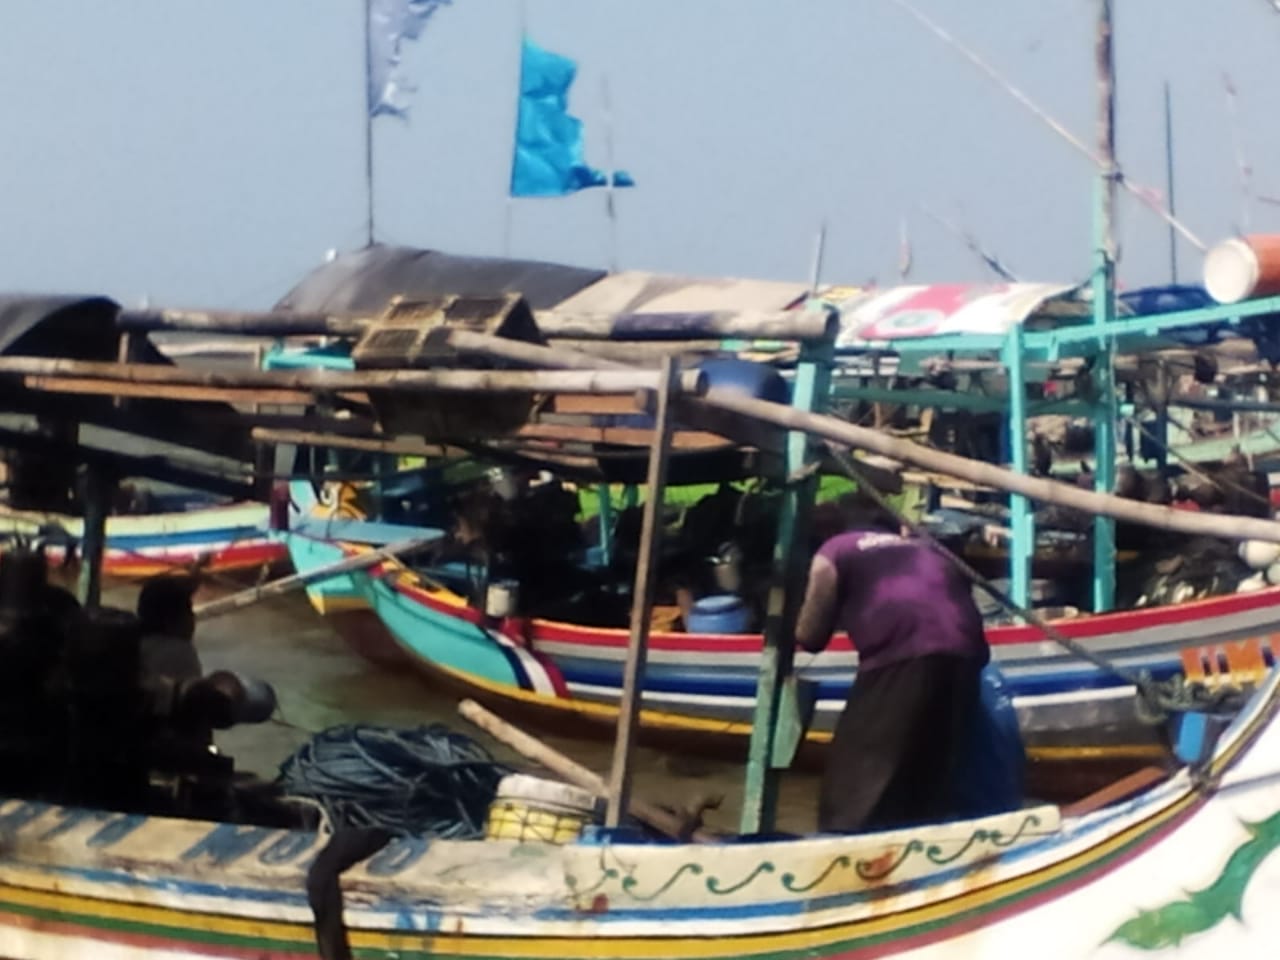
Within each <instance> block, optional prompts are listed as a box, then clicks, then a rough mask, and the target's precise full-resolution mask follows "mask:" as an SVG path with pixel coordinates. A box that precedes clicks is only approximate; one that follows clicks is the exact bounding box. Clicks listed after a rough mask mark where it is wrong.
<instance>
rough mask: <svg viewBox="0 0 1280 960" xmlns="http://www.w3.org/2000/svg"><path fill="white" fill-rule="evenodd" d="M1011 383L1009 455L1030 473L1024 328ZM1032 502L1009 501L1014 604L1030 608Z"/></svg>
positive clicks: (1011, 364) (1012, 333)
mask: <svg viewBox="0 0 1280 960" xmlns="http://www.w3.org/2000/svg"><path fill="white" fill-rule="evenodd" d="M1004 365H1005V370H1006V371H1007V373H1008V379H1009V414H1008V424H1009V451H1010V457H1011V459H1012V462H1013V469H1014V470H1015V471H1017V472H1018V473H1021V474H1025V473H1026V472H1027V376H1026V372H1027V371H1026V364H1025V363H1024V360H1023V351H1022V324H1020V323H1019V324H1014V325H1013V327H1012V328H1010V330H1009V337H1008V340H1007V342H1006V344H1005V348H1004ZM1035 522H1036V521H1035V514H1034V513H1032V510H1031V502H1030V501H1029V500H1027V498H1026V497H1024V496H1021V495H1020V494H1012V495H1011V496H1010V497H1009V527H1010V529H1011V530H1012V531H1013V542H1012V544H1011V545H1010V547H1009V579H1010V587H1011V593H1012V596H1013V599H1014V601H1016V602H1017V603H1018V604H1019V605H1020V606H1023V607H1026V606H1028V605H1029V602H1030V599H1031V558H1032V557H1033V556H1034V554H1035V547H1036V527H1035Z"/></svg>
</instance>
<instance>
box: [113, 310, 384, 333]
mask: <svg viewBox="0 0 1280 960" xmlns="http://www.w3.org/2000/svg"><path fill="white" fill-rule="evenodd" d="M373 319H374V318H373V317H360V316H354V315H349V316H339V315H330V314H325V313H295V312H293V311H291V310H181V309H167V310H121V311H120V312H119V313H118V314H117V315H116V326H117V327H118V328H119V329H121V330H133V331H138V332H149V333H150V332H159V331H162V330H163V331H180V330H181V331H188V332H191V333H210V334H226V335H244V336H257V337H302V336H334V337H344V336H345V337H354V336H359V335H360V334H361V333H363V332H364V328H365V327H366V326H367V325H368V324H369V323H370V322H371V321H372V320H373Z"/></svg>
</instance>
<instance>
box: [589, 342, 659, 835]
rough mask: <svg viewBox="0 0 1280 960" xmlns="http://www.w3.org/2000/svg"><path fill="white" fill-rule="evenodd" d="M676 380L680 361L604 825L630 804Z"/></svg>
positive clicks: (643, 547) (650, 484)
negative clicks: (633, 750) (633, 752)
mask: <svg viewBox="0 0 1280 960" xmlns="http://www.w3.org/2000/svg"><path fill="white" fill-rule="evenodd" d="M675 380H676V359H675V357H668V358H667V359H666V360H665V361H664V363H663V365H662V380H661V382H660V384H659V387H658V398H657V399H658V412H657V416H656V421H655V424H654V431H653V445H652V447H650V450H649V472H648V476H647V478H646V486H647V488H648V489H647V490H646V496H645V503H644V518H643V520H642V524H641V528H640V553H639V556H638V557H637V558H636V579H635V587H634V590H633V591H632V597H631V636H630V640H629V642H628V643H627V660H626V664H625V665H624V666H623V671H622V703H621V705H620V707H619V712H618V734H617V738H616V740H615V741H614V748H613V769H612V771H611V772H610V775H609V808H608V811H607V812H606V814H605V826H608V827H616V826H618V825H619V824H620V823H621V822H622V818H623V815H624V814H625V813H626V811H627V808H628V806H629V803H630V800H631V759H632V758H631V753H632V748H633V747H634V745H635V740H636V732H637V730H638V728H639V725H640V702H641V688H642V687H643V685H644V668H645V657H646V652H647V650H646V648H647V646H648V643H649V617H650V614H651V612H652V609H653V592H654V581H655V580H656V579H657V573H658V557H659V553H660V551H661V549H662V509H663V501H664V499H665V494H666V487H667V464H668V461H669V460H670V456H671V432H672V427H673V422H672V417H671V405H672V399H673V394H674V392H675V391H674V386H675Z"/></svg>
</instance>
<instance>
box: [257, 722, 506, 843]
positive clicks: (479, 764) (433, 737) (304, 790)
mask: <svg viewBox="0 0 1280 960" xmlns="http://www.w3.org/2000/svg"><path fill="white" fill-rule="evenodd" d="M509 772H510V770H509V768H507V767H506V766H504V765H503V764H501V763H498V762H497V761H496V760H494V759H493V757H492V756H490V755H489V753H488V752H487V751H486V750H485V749H484V747H482V746H481V745H480V744H478V743H477V742H476V741H474V740H472V739H471V738H470V737H467V736H465V735H463V734H460V733H456V732H454V731H452V730H450V729H449V728H448V727H446V726H444V724H439V723H437V724H432V725H430V726H424V727H418V728H416V729H412V730H397V729H393V728H390V727H379V726H373V725H369V724H347V725H344V726H339V727H331V728H330V729H328V730H325V731H322V732H321V733H318V734H316V735H315V736H314V737H312V738H311V740H310V741H308V742H307V743H305V744H303V745H302V747H300V748H299V749H298V750H297V751H295V752H294V753H293V754H292V755H291V756H290V757H289V758H288V759H287V760H285V761H284V763H282V764H281V765H280V776H279V780H278V782H279V783H280V785H281V786H282V787H283V789H284V791H285V793H286V794H288V795H289V796H293V797H299V798H303V799H306V800H311V801H314V802H316V803H317V804H319V806H320V807H321V809H323V811H324V813H325V815H326V817H327V818H328V820H329V821H330V823H331V824H332V825H333V827H335V828H344V827H350V828H381V829H384V830H387V831H389V832H391V833H393V834H396V835H400V836H430V837H443V838H449V839H468V838H473V837H479V836H481V835H482V834H483V833H484V823H485V819H486V817H487V815H488V810H489V804H490V803H491V802H492V801H493V798H494V795H495V794H496V793H497V789H498V782H499V781H500V780H501V779H502V777H503V776H505V775H506V774H507V773H509Z"/></svg>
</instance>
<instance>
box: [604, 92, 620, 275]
mask: <svg viewBox="0 0 1280 960" xmlns="http://www.w3.org/2000/svg"><path fill="white" fill-rule="evenodd" d="M600 97H601V100H602V101H603V102H604V143H605V147H604V152H605V163H606V164H607V168H606V170H605V175H606V176H607V177H608V178H609V180H608V182H607V183H606V184H605V188H604V211H605V216H606V217H607V218H608V220H609V272H610V273H617V272H618V208H617V205H616V204H615V203H614V190H613V179H614V174H616V173H617V169H616V168H615V167H614V165H613V102H612V98H611V97H610V96H609V77H608V75H607V74H606V75H605V76H603V77H601V78H600Z"/></svg>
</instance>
